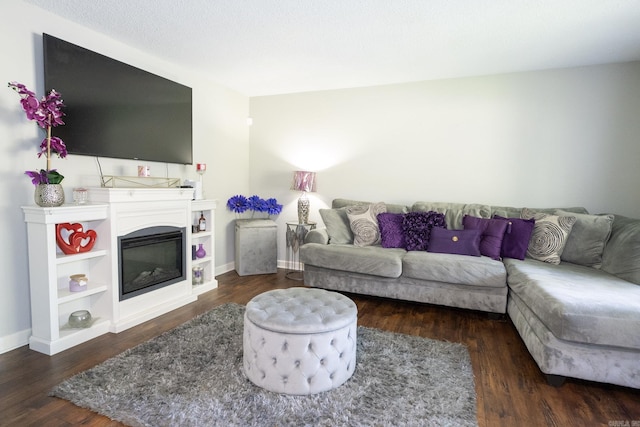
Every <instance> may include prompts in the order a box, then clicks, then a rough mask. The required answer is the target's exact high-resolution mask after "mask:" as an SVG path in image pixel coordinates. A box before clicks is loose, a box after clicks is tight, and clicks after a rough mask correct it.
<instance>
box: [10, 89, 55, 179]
mask: <svg viewBox="0 0 640 427" xmlns="http://www.w3.org/2000/svg"><path fill="white" fill-rule="evenodd" d="M9 87H10V88H11V89H13V90H15V91H16V92H18V95H20V104H21V105H22V109H23V110H24V111H25V113H26V114H27V119H29V120H35V121H36V123H38V126H40V127H41V128H42V129H44V130H45V131H46V133H47V134H46V136H45V138H44V139H43V140H42V143H41V144H40V152H38V158H40V157H41V156H42V155H43V154H44V155H45V156H46V158H47V168H46V169H40V170H39V171H26V172H25V174H27V175H28V176H29V177H30V178H31V182H32V183H33V184H34V185H38V184H60V183H61V182H62V180H63V179H64V176H62V175H60V173H59V172H58V171H57V170H55V169H51V152H55V153H56V154H57V155H58V157H60V158H65V157H67V147H66V146H65V145H64V142H63V141H62V140H61V139H60V138H58V137H55V136H51V128H52V127H55V126H60V125H63V124H64V122H63V121H62V116H64V113H63V112H62V107H64V104H63V103H62V97H61V96H60V94H59V93H58V92H56V91H55V90H54V89H52V90H51V92H49V94H48V95H46V96H43V97H42V99H41V100H38V98H36V94H35V93H33V92H32V91H30V90H29V89H27V87H26V86H25V85H23V84H22V83H18V82H10V83H9Z"/></svg>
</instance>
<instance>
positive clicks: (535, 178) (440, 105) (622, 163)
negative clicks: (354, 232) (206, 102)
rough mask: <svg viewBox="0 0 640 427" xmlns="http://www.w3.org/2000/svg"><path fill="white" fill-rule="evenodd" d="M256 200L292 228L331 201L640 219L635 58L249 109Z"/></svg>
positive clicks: (317, 95) (307, 97) (639, 83)
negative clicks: (308, 192)
mask: <svg viewBox="0 0 640 427" xmlns="http://www.w3.org/2000/svg"><path fill="white" fill-rule="evenodd" d="M251 116H252V118H253V126H252V128H251V147H250V158H251V186H250V188H251V190H252V192H253V193H257V194H259V195H261V196H272V197H277V198H278V200H281V201H283V202H285V205H286V210H285V212H283V214H282V215H280V217H279V218H278V222H279V224H280V225H279V232H280V234H281V237H280V239H279V259H285V252H284V234H283V233H284V229H285V227H284V221H285V220H290V219H295V218H296V207H295V201H296V198H297V197H298V195H297V194H295V193H294V192H291V191H289V190H288V188H289V182H290V177H291V172H292V171H293V170H295V169H298V168H302V169H309V170H315V171H318V192H317V193H315V194H314V197H313V198H312V199H311V202H312V214H311V216H312V218H311V219H312V220H317V221H320V218H319V216H318V214H317V209H318V208H320V207H324V206H326V205H329V204H330V202H331V199H333V198H336V197H346V198H353V199H359V200H370V201H386V202H397V203H404V204H411V203H413V202H414V201H417V200H427V201H449V202H466V203H472V202H478V203H487V204H494V205H510V206H518V207H521V206H529V207H554V206H575V205H578V206H585V207H586V208H587V209H588V210H589V211H591V212H596V213H598V212H610V211H611V212H614V213H618V214H622V215H628V216H633V217H640V190H639V188H640V62H633V63H626V64H612V65H603V66H593V67H582V68H573V69H561V70H551V71H539V72H526V73H516V74H505V75H495V76H487V77H475V78H461V79H452V80H441V81H427V82H418V83H409V84H398V85H390V86H381V87H371V88H359V89H346V90H335V91H325V92H312V93H301V94H289V95H280V96H267V97H256V98H252V99H251Z"/></svg>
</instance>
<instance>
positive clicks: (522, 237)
mask: <svg viewBox="0 0 640 427" xmlns="http://www.w3.org/2000/svg"><path fill="white" fill-rule="evenodd" d="M493 217H494V218H496V219H503V220H506V221H507V230H506V231H505V233H504V238H503V239H502V248H501V249H500V255H501V256H502V257H503V258H515V259H520V260H522V259H524V258H525V256H527V249H528V248H529V241H530V240H531V234H532V233H533V227H534V226H535V224H536V220H535V219H522V218H504V217H501V216H499V215H494V216H493Z"/></svg>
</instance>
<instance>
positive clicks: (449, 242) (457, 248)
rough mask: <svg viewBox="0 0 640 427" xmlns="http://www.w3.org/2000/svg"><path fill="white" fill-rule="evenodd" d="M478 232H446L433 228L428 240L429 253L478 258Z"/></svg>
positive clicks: (442, 229) (479, 235)
mask: <svg viewBox="0 0 640 427" xmlns="http://www.w3.org/2000/svg"><path fill="white" fill-rule="evenodd" d="M481 238H482V232H481V231H480V230H447V229H444V228H433V229H432V230H431V237H430V239H429V248H428V251H429V252H437V253H441V254H457V255H471V256H480V255H481V254H480V239H481Z"/></svg>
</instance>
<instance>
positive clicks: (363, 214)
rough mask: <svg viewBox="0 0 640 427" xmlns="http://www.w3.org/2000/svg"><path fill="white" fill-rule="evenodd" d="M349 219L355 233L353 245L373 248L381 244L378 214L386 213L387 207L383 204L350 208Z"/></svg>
mask: <svg viewBox="0 0 640 427" xmlns="http://www.w3.org/2000/svg"><path fill="white" fill-rule="evenodd" d="M346 210H347V217H348V218H349V226H350V227H351V231H352V232H353V244H354V245H356V246H371V245H379V244H380V227H378V214H380V213H383V212H386V211H387V206H386V205H385V204H384V203H383V202H379V203H372V204H370V205H354V206H348V207H347V208H346Z"/></svg>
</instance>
